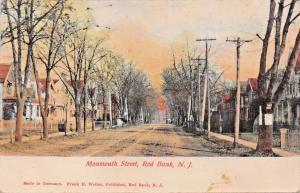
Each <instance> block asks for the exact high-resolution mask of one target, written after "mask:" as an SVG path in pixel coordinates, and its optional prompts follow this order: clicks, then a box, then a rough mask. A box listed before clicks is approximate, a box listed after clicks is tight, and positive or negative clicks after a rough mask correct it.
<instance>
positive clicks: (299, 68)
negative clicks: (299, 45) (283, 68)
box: [295, 53, 300, 73]
mask: <svg viewBox="0 0 300 193" xmlns="http://www.w3.org/2000/svg"><path fill="white" fill-rule="evenodd" d="M299 71H300V53H299V54H298V57H297V62H296V66H295V72H296V73H297V72H299Z"/></svg>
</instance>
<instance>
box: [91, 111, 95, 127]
mask: <svg viewBox="0 0 300 193" xmlns="http://www.w3.org/2000/svg"><path fill="white" fill-rule="evenodd" d="M91 116H92V131H95V121H94V117H95V105H92V112H91Z"/></svg>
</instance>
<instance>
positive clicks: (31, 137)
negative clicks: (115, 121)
mask: <svg viewBox="0 0 300 193" xmlns="http://www.w3.org/2000/svg"><path fill="white" fill-rule="evenodd" d="M115 128H116V127H113V128H112V129H115ZM101 129H103V128H102V127H95V131H97V130H101ZM105 129H108V128H105ZM86 132H87V133H88V132H92V129H91V128H89V129H87V130H86ZM75 133H77V132H75V131H68V132H67V135H72V134H75ZM82 133H83V131H82ZM64 135H65V133H64V132H57V133H51V134H48V138H52V137H58V136H64ZM40 138H41V136H40V135H32V136H29V137H26V136H23V138H22V142H26V141H32V140H39V139H40ZM8 143H10V137H8V138H5V139H1V140H0V145H4V144H8Z"/></svg>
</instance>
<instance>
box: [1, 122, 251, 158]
mask: <svg viewBox="0 0 300 193" xmlns="http://www.w3.org/2000/svg"><path fill="white" fill-rule="evenodd" d="M249 151H251V149H249V148H244V147H238V148H236V149H233V148H232V144H231V143H228V142H224V141H220V140H217V139H211V140H209V141H208V140H207V138H206V137H204V136H194V135H193V134H190V133H186V132H184V131H183V130H182V128H180V127H176V126H174V125H167V124H147V125H139V126H130V127H124V128H114V129H101V130H97V131H94V132H88V133H85V134H76V135H75V134H73V135H69V136H59V137H53V138H49V139H47V140H43V141H40V140H34V141H27V142H23V143H22V144H5V145H1V146H0V154H1V155H23V156H27V155H35V156H46V155H49V156H241V155H243V154H245V153H246V152H249Z"/></svg>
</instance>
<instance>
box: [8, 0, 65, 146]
mask: <svg viewBox="0 0 300 193" xmlns="http://www.w3.org/2000/svg"><path fill="white" fill-rule="evenodd" d="M59 3H60V0H57V1H54V3H53V4H52V3H49V2H45V1H41V0H27V1H22V0H4V1H3V4H2V7H3V9H2V11H3V13H4V14H5V15H6V16H7V18H6V19H7V20H6V22H7V27H6V28H5V29H4V31H3V33H2V39H3V40H4V43H10V45H11V52H12V56H13V57H12V58H13V61H12V63H13V72H14V73H13V75H14V76H13V77H14V83H15V84H14V87H15V96H16V101H17V117H16V135H15V140H16V142H20V141H22V119H23V111H24V104H25V99H26V97H27V93H26V87H27V83H28V80H29V74H30V73H29V71H30V65H31V56H32V51H33V47H34V45H35V44H36V43H37V42H38V41H39V40H40V39H41V38H42V37H41V32H42V31H43V30H44V28H45V24H43V22H42V21H44V20H45V19H46V18H47V16H48V15H49V14H50V13H51V12H52V11H53V10H54V9H55V8H56V7H57V5H58V4H59ZM41 7H43V9H42V10H41ZM23 61H25V62H24V64H25V67H24V68H23V66H22V64H23Z"/></svg>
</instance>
